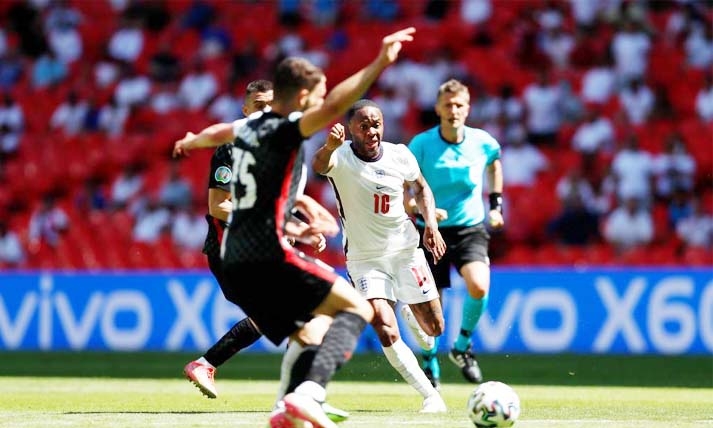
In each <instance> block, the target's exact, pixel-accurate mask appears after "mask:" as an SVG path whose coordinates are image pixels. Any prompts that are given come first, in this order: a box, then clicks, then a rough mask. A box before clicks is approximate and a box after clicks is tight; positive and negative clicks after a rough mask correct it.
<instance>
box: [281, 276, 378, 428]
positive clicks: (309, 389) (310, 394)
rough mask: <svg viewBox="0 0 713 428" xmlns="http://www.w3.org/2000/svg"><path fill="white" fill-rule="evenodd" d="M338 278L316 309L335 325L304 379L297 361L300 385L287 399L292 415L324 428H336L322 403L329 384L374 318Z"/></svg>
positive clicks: (351, 289)
mask: <svg viewBox="0 0 713 428" xmlns="http://www.w3.org/2000/svg"><path fill="white" fill-rule="evenodd" d="M334 278H335V281H334V284H333V285H332V287H331V289H330V291H329V294H327V296H326V298H325V299H324V300H323V301H322V303H321V304H320V305H319V306H318V307H317V308H316V309H315V310H314V312H315V313H316V314H326V315H331V316H332V317H333V321H332V324H331V326H330V327H329V329H328V330H327V332H326V334H325V336H324V339H323V340H322V344H321V345H320V346H319V348H318V349H317V352H316V353H315V355H314V359H313V360H312V363H311V365H310V367H309V370H308V372H307V374H306V376H304V378H303V379H299V377H298V376H299V374H298V373H297V371H296V366H297V363H296V364H295V368H293V370H292V376H293V379H296V380H298V381H299V385H298V386H297V387H296V388H295V391H294V392H292V393H289V394H287V395H286V396H285V398H284V402H285V407H286V410H287V413H288V414H290V415H291V416H293V417H296V418H298V419H302V420H306V421H309V422H311V423H313V424H315V423H316V424H317V425H318V426H322V427H323V428H334V427H336V425H335V424H334V422H332V421H331V420H330V419H329V417H328V416H327V415H326V414H325V412H324V410H323V409H322V407H321V404H320V403H323V402H324V401H325V400H326V395H327V392H326V385H327V383H328V382H329V381H330V380H331V378H332V377H333V376H334V373H335V372H336V371H337V369H338V368H339V367H341V366H342V365H343V364H344V363H346V362H347V360H348V359H349V356H351V355H352V353H353V351H354V349H355V348H356V344H357V340H358V338H359V336H360V335H361V333H362V331H363V330H364V328H365V327H366V325H367V323H369V322H370V321H371V319H372V318H373V310H372V308H371V306H370V305H369V304H368V302H367V301H366V300H364V299H363V298H362V297H361V296H360V295H359V294H358V293H357V292H356V290H354V288H353V287H352V286H351V285H350V284H349V283H347V282H346V280H344V279H343V278H341V277H337V276H334Z"/></svg>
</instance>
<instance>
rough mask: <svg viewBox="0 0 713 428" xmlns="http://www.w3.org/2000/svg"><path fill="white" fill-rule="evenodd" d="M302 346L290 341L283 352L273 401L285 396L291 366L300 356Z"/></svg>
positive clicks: (290, 374)
mask: <svg viewBox="0 0 713 428" xmlns="http://www.w3.org/2000/svg"><path fill="white" fill-rule="evenodd" d="M303 350H304V347H303V346H302V345H300V344H299V343H298V342H297V341H294V340H293V341H290V343H289V345H288V346H287V350H286V351H285V354H284V355H283V356H282V365H281V366H280V386H279V387H278V389H277V399H276V400H275V402H276V403H277V402H279V401H280V400H282V397H284V396H285V392H286V391H287V387H288V386H289V385H290V377H291V376H292V366H294V365H295V361H297V357H299V356H300V354H301V353H302V351H303Z"/></svg>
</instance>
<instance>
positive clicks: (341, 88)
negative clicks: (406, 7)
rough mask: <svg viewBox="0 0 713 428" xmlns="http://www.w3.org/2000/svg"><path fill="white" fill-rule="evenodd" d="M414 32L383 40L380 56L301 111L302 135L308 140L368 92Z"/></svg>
mask: <svg viewBox="0 0 713 428" xmlns="http://www.w3.org/2000/svg"><path fill="white" fill-rule="evenodd" d="M415 32H416V29H415V28H414V27H408V28H404V29H402V30H399V31H397V32H395V33H392V34H389V35H388V36H386V37H384V38H383V40H382V42H381V49H380V50H379V54H378V55H377V56H376V58H375V59H374V60H373V61H372V62H371V63H370V64H369V65H367V66H366V67H364V68H362V69H361V70H359V71H357V72H356V73H354V74H353V75H351V76H350V77H348V78H346V79H345V80H343V81H342V82H340V83H339V84H338V85H337V86H335V87H334V88H333V89H332V91H331V92H330V93H329V94H328V95H327V97H326V98H325V99H324V103H322V104H321V105H318V106H315V107H313V108H310V109H308V110H307V111H305V112H304V116H303V117H302V119H300V132H301V133H302V135H303V136H305V137H309V136H311V135H313V134H314V133H316V132H317V131H319V130H321V129H323V128H325V127H327V126H328V125H329V124H330V123H332V122H333V121H334V120H336V119H337V118H339V116H340V115H342V114H344V113H345V112H346V111H347V109H348V108H349V107H350V106H351V105H352V104H354V103H355V102H356V101H357V100H358V99H359V98H360V97H361V96H362V95H363V94H364V92H366V90H367V89H369V86H371V84H372V83H374V81H375V80H376V79H377V78H378V77H379V74H381V72H382V71H383V70H384V69H385V68H386V67H388V66H389V65H391V64H393V63H394V61H396V59H397V58H398V56H399V52H400V51H401V47H402V43H403V42H410V41H412V40H413V34H414V33H415Z"/></svg>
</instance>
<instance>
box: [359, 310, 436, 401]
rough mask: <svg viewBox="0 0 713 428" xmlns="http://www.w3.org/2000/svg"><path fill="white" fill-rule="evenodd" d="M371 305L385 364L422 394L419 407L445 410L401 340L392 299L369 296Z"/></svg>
mask: <svg viewBox="0 0 713 428" xmlns="http://www.w3.org/2000/svg"><path fill="white" fill-rule="evenodd" d="M370 302H371V304H372V307H373V308H374V321H372V324H371V325H372V326H373V327H374V330H375V331H376V333H377V335H378V336H379V341H380V342H381V349H382V350H383V351H384V355H385V356H386V359H387V360H388V361H389V364H391V366H392V367H393V368H394V369H395V370H396V371H397V372H398V373H399V374H400V375H401V377H403V378H404V380H405V381H406V383H408V384H409V385H411V387H413V389H415V390H416V391H417V392H418V393H419V394H421V396H422V397H423V404H422V408H421V411H422V412H428V413H436V412H445V411H446V405H445V403H444V402H443V399H442V398H441V396H440V394H439V393H438V391H436V389H435V388H434V387H433V385H432V384H431V382H430V381H429V380H428V378H427V377H426V374H425V373H424V372H423V370H422V369H421V367H420V366H419V364H418V360H417V359H416V355H414V353H413V351H412V350H411V348H409V347H408V345H406V343H405V342H404V341H403V340H401V335H400V334H399V327H398V323H397V321H396V314H394V310H393V306H392V303H391V302H389V301H388V300H386V299H372V300H370Z"/></svg>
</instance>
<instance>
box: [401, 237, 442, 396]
mask: <svg viewBox="0 0 713 428" xmlns="http://www.w3.org/2000/svg"><path fill="white" fill-rule="evenodd" d="M420 235H421V237H422V238H423V230H422V229H421V230H420ZM442 236H443V237H444V239H446V238H447V237H448V234H447V233H443V232H442ZM446 242H448V241H446ZM449 251H450V248H449V249H448V250H446V254H445V255H444V257H443V259H441V261H440V262H439V263H438V264H434V263H433V259H432V257H430V255H429V256H428V257H426V253H425V252H424V250H420V251H418V252H416V253H414V254H415V255H414V257H417V258H418V259H419V260H425V262H426V264H427V268H428V269H427V270H424V268H421V271H422V272H423V274H424V275H429V274H430V277H431V281H432V282H433V283H435V285H436V292H435V293H434V294H435V295H436V296H437V298H438V303H439V307H441V310H440V311H439V312H440V319H441V321H439V322H440V330H441V331H443V328H444V324H443V321H442V319H443V310H442V306H441V301H440V298H441V289H442V288H448V287H450V286H451V279H450V262H449V258H448V256H449ZM419 253H420V254H419ZM421 257H422V258H421ZM414 263H416V265H417V266H418V265H420V264H421V263H422V262H421V261H417V262H414ZM405 266H408V264H405ZM402 275H403V276H404V279H403V280H402V281H401V282H402V283H403V282H404V281H407V280H408V278H409V277H411V276H412V275H413V274H412V270H411V269H408V270H406V271H403V272H402ZM422 282H423V281H422ZM420 289H421V287H419V290H420ZM429 292H430V290H429ZM419 293H420V292H419ZM418 295H420V298H421V299H422V298H423V297H424V296H423V295H422V294H417V296H418ZM429 299H430V300H434V298H433V297H431V298H429ZM402 301H410V302H418V300H413V299H412V300H404V299H402ZM402 310H403V309H402ZM411 311H413V307H411ZM434 315H437V314H436V313H435V312H434ZM425 318H426V314H424V315H423V316H422V317H421V319H422V320H423V319H425ZM405 321H406V325H407V326H408V327H409V330H411V331H412V332H413V334H414V336H415V337H418V335H422V334H426V335H428V333H427V332H426V331H424V328H423V327H422V326H421V325H420V323H419V321H418V319H416V316H415V315H414V321H416V322H414V323H409V320H408V319H406V320H405ZM435 321H436V318H434V319H433V320H432V322H435ZM432 327H434V328H435V325H432ZM429 331H431V332H432V333H433V332H434V331H432V330H429ZM421 332H422V333H421ZM432 336H433V345H431V344H430V343H424V344H425V345H426V346H424V344H421V343H419V346H420V348H421V368H422V369H423V372H424V373H425V374H426V377H427V378H428V380H429V381H430V382H431V385H433V387H434V388H436V389H437V390H438V389H440V387H441V366H440V364H439V362H438V343H439V336H440V333H439V334H437V335H436V334H433V335H432Z"/></svg>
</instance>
